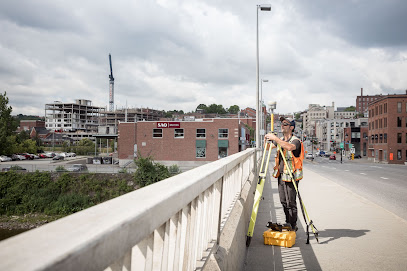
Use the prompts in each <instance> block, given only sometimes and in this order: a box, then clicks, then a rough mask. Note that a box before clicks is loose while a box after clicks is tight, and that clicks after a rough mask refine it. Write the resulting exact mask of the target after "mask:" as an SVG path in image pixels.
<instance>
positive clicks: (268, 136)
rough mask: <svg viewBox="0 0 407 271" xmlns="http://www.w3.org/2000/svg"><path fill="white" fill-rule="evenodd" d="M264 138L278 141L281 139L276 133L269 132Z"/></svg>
mask: <svg viewBox="0 0 407 271" xmlns="http://www.w3.org/2000/svg"><path fill="white" fill-rule="evenodd" d="M264 139H265V140H268V141H276V139H279V138H278V137H277V136H276V135H275V134H273V133H269V134H266V135H265V136H264Z"/></svg>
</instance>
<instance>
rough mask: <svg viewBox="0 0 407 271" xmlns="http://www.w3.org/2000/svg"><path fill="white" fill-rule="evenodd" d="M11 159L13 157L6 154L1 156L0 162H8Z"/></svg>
mask: <svg viewBox="0 0 407 271" xmlns="http://www.w3.org/2000/svg"><path fill="white" fill-rule="evenodd" d="M8 161H11V158H10V157H8V156H5V155H2V156H0V162H8Z"/></svg>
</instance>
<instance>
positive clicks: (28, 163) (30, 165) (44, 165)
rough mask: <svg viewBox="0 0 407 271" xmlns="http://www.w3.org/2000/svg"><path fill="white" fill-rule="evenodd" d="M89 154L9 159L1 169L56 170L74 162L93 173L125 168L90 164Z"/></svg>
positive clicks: (110, 171) (128, 169) (68, 166)
mask: <svg viewBox="0 0 407 271" xmlns="http://www.w3.org/2000/svg"><path fill="white" fill-rule="evenodd" d="M89 158H92V157H89V156H76V157H65V158H64V160H52V158H42V159H34V160H22V161H8V162H1V163H0V170H1V171H3V168H7V167H10V166H14V165H18V166H21V167H22V168H25V169H26V171H27V172H35V171H37V170H38V171H49V172H56V171H57V167H59V168H61V167H60V166H62V167H63V168H64V169H68V168H71V167H72V165H73V164H82V165H86V166H87V168H88V172H92V173H119V172H122V171H123V169H122V168H120V167H119V165H115V164H88V163H87V162H88V160H89ZM126 171H127V172H129V173H131V172H134V171H135V169H134V168H127V169H126Z"/></svg>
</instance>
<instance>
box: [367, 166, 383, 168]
mask: <svg viewBox="0 0 407 271" xmlns="http://www.w3.org/2000/svg"><path fill="white" fill-rule="evenodd" d="M370 167H375V168H382V167H378V166H370Z"/></svg>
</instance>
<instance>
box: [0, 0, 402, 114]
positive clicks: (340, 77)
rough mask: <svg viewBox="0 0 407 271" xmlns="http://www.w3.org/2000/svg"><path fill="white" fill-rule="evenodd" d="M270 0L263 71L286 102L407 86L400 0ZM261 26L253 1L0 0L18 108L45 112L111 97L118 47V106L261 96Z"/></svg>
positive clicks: (347, 101)
mask: <svg viewBox="0 0 407 271" xmlns="http://www.w3.org/2000/svg"><path fill="white" fill-rule="evenodd" d="M382 2H383V3H382ZM271 5H272V10H271V11H270V12H260V13H259V35H260V77H261V78H266V79H269V83H267V84H265V85H264V86H263V99H264V100H265V101H266V102H267V101H268V100H278V110H281V112H289V111H298V110H302V109H305V108H306V107H307V106H308V103H321V104H331V102H332V101H335V102H336V104H337V105H338V106H348V105H352V104H354V102H355V98H356V95H358V94H359V92H360V87H364V89H365V93H367V94H369V93H371V94H376V93H381V92H382V93H385V91H386V90H393V89H394V90H395V91H396V90H399V91H401V90H403V89H405V86H406V85H407V79H406V78H405V76H404V74H405V73H406V72H407V67H406V65H405V61H406V59H407V50H406V46H405V45H406V40H405V39H406V35H404V33H403V32H402V29H401V28H402V27H403V26H404V25H406V23H405V20H406V19H404V16H401V14H403V15H404V14H405V13H406V12H405V11H406V4H404V3H403V2H401V1H394V0H391V1H373V2H372V1H370V2H368V1H350V0H347V1H345V2H343V1H342V2H331V1H329V2H328V3H326V1H318V2H315V1H313V2H312V3H303V2H302V1H298V0H289V1H287V0H277V1H273V2H272V3H271ZM379 15H380V16H379ZM255 30H256V4H254V3H250V2H249V1H245V0H237V1H221V2H219V1H215V0H208V1H196V0H189V1H184V0H173V1H161V0H157V1H150V0H138V1H127V0H120V1H114V2H108V1H84V2H82V3H81V5H77V4H76V3H73V2H72V3H71V2H64V3H62V2H58V1H57V2H55V1H44V0H43V1H29V0H24V1H19V2H18V3H17V2H16V3H14V2H10V1H8V2H7V1H3V2H2V3H0V35H1V36H2V39H1V40H0V63H3V65H1V66H0V90H6V91H7V93H8V96H9V98H10V103H11V104H12V106H13V108H14V113H15V114H18V113H32V112H37V114H43V112H44V104H45V103H49V102H53V101H54V100H62V101H66V102H73V101H74V100H75V99H77V98H83V99H89V100H92V101H93V104H94V105H97V106H107V105H108V89H109V85H108V84H109V82H108V74H109V72H110V71H109V62H108V54H109V53H111V54H112V57H113V72H114V77H115V104H116V105H117V106H118V107H120V106H122V107H124V106H125V105H126V103H127V104H128V106H133V107H134V106H145V107H150V108H155V109H165V110H171V109H179V110H181V109H182V110H184V111H191V110H194V109H195V108H196V106H197V105H198V104H200V103H206V104H211V103H218V104H219V103H222V104H223V105H224V106H225V107H229V106H231V105H234V104H237V105H239V106H241V107H246V106H250V107H254V105H255V90H256V85H255V83H256V77H255V75H256V58H255V57H256V55H255V52H256V51H255V50H256V35H255Z"/></svg>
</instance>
